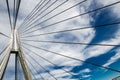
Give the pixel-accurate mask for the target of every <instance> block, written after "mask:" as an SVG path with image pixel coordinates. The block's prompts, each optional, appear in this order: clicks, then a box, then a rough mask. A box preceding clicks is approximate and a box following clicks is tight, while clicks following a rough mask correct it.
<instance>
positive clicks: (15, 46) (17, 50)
mask: <svg viewBox="0 0 120 80" xmlns="http://www.w3.org/2000/svg"><path fill="white" fill-rule="evenodd" d="M11 54H15V55H16V56H15V57H16V60H15V80H18V77H17V74H18V73H17V67H18V60H19V61H20V63H21V66H22V69H23V73H24V77H25V79H26V80H32V76H31V74H30V71H29V68H28V66H27V63H26V60H25V56H24V54H23V51H22V47H21V42H20V36H19V32H18V31H17V30H14V31H12V34H11V40H10V43H9V46H8V47H7V49H6V51H5V55H4V57H3V59H2V61H1V63H0V80H2V79H3V76H4V73H5V70H6V67H7V64H8V62H9V58H10V55H11Z"/></svg>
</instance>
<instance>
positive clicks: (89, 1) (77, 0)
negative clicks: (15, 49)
mask: <svg viewBox="0 0 120 80" xmlns="http://www.w3.org/2000/svg"><path fill="white" fill-rule="evenodd" d="M116 2H118V3H117V4H115V5H112V6H109V7H105V8H103V9H102V7H104V6H107V5H110V4H113V3H116ZM39 3H40V4H39ZM9 4H10V12H11V20H13V17H14V16H13V15H12V14H13V0H9ZM36 5H38V7H36V8H35V6H36ZM98 8H100V10H96V9H98ZM119 9H120V1H119V0H85V1H84V2H83V0H34V1H33V0H21V4H20V9H19V14H18V20H17V26H16V29H17V30H18V31H19V33H20V40H21V46H22V49H23V52H24V55H25V58H26V62H27V64H28V66H29V69H30V71H31V73H32V77H33V80H55V78H57V79H58V80H78V79H82V80H111V79H112V78H115V77H117V76H120V73H118V72H115V71H112V70H108V69H104V68H101V67H97V66H94V65H91V64H88V63H85V62H90V63H94V64H98V65H101V66H104V67H110V68H112V69H115V70H119V71H120V67H119V66H120V46H115V45H120V27H119V24H114V25H107V26H101V27H97V26H98V25H106V24H112V23H116V22H120V10H119ZM93 10H96V11H94V12H91V13H87V12H90V11H93ZM31 12H32V15H31V14H30V13H31ZM28 15H30V16H28ZM27 16H28V17H27ZM26 17H27V18H26ZM68 19H69V20H68ZM63 20H64V21H63ZM12 23H13V22H12ZM71 29H73V31H70V30H71ZM64 30H66V31H64ZM0 32H1V33H4V34H6V35H8V36H10V34H11V29H10V22H9V16H8V12H7V5H6V0H0ZM57 32H59V33H57ZM9 41H10V39H9V38H7V37H5V36H3V35H0V45H1V46H0V51H1V52H2V50H3V49H4V48H5V47H6V46H7V45H8V43H9ZM58 42H67V43H68V44H63V43H58ZM69 43H78V44H69ZM80 43H83V44H84V45H83V44H80ZM86 44H108V45H114V46H100V45H86ZM4 54H5V53H2V54H1V55H0V62H1V60H2V59H3V56H4ZM59 54H60V55H59ZM63 55H65V56H69V57H71V58H75V59H79V60H82V61H85V62H81V61H79V60H73V59H70V58H67V57H64V56H63ZM14 57H15V56H14V54H11V57H10V61H9V64H8V66H7V69H6V73H5V76H4V80H8V79H9V80H14V72H15V71H14V68H15V66H14V65H15V58H14ZM19 66H20V67H19V70H18V71H19V79H20V80H24V76H23V73H22V68H21V65H20V64H19ZM71 74H72V75H71ZM51 75H53V76H51ZM41 76H42V77H43V78H44V79H42V78H41Z"/></svg>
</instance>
